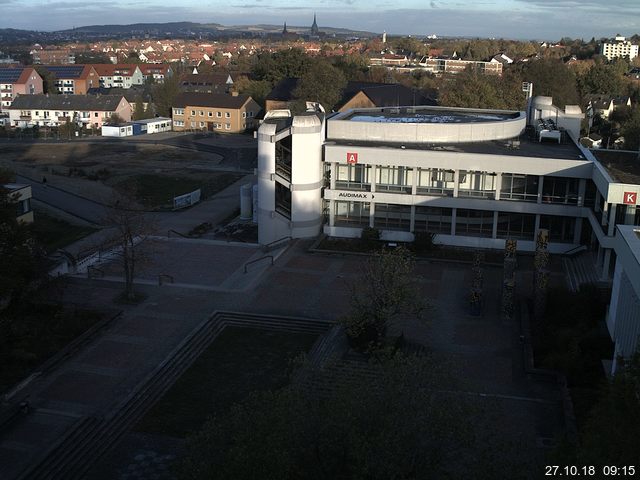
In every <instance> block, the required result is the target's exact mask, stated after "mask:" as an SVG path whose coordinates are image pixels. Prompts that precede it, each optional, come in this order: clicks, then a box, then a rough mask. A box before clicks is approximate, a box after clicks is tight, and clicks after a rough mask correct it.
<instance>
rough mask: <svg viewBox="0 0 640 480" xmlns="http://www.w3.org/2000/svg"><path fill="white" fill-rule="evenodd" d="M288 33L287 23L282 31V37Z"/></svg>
mask: <svg viewBox="0 0 640 480" xmlns="http://www.w3.org/2000/svg"><path fill="white" fill-rule="evenodd" d="M287 33H289V32H287V22H284V28H283V29H282V35H286V34H287Z"/></svg>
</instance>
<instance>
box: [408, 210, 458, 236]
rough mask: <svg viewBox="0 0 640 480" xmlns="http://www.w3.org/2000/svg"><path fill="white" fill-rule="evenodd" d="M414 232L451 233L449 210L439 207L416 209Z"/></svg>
mask: <svg viewBox="0 0 640 480" xmlns="http://www.w3.org/2000/svg"><path fill="white" fill-rule="evenodd" d="M414 224H415V225H414V231H416V232H430V233H444V234H447V235H449V234H450V233H451V209H450V208H440V207H416V218H415V222H414Z"/></svg>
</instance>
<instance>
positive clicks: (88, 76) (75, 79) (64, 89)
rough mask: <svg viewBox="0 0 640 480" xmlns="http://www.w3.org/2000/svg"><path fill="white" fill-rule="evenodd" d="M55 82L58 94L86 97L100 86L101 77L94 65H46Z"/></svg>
mask: <svg viewBox="0 0 640 480" xmlns="http://www.w3.org/2000/svg"><path fill="white" fill-rule="evenodd" d="M43 68H44V69H46V70H47V71H48V72H50V73H51V74H52V75H53V77H54V79H55V81H54V85H55V87H56V89H57V90H58V93H63V94H71V95H86V93H87V90H89V89H90V88H97V87H99V86H100V76H99V75H98V73H97V72H96V70H95V68H93V66H92V65H44V66H43Z"/></svg>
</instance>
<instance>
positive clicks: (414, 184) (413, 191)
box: [411, 167, 419, 211]
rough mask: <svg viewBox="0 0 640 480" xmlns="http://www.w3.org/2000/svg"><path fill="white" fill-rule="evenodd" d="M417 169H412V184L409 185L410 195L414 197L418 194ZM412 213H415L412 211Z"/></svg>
mask: <svg viewBox="0 0 640 480" xmlns="http://www.w3.org/2000/svg"><path fill="white" fill-rule="evenodd" d="M418 170H419V169H418V167H416V168H414V169H413V182H412V184H411V195H416V194H417V193H418ZM412 211H415V209H413V210H412Z"/></svg>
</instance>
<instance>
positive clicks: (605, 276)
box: [600, 248, 611, 282]
mask: <svg viewBox="0 0 640 480" xmlns="http://www.w3.org/2000/svg"><path fill="white" fill-rule="evenodd" d="M610 264H611V249H610V248H607V249H606V250H605V251H604V261H603V262H602V274H601V275H600V279H601V280H602V281H603V282H606V281H607V280H609V265H610Z"/></svg>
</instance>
